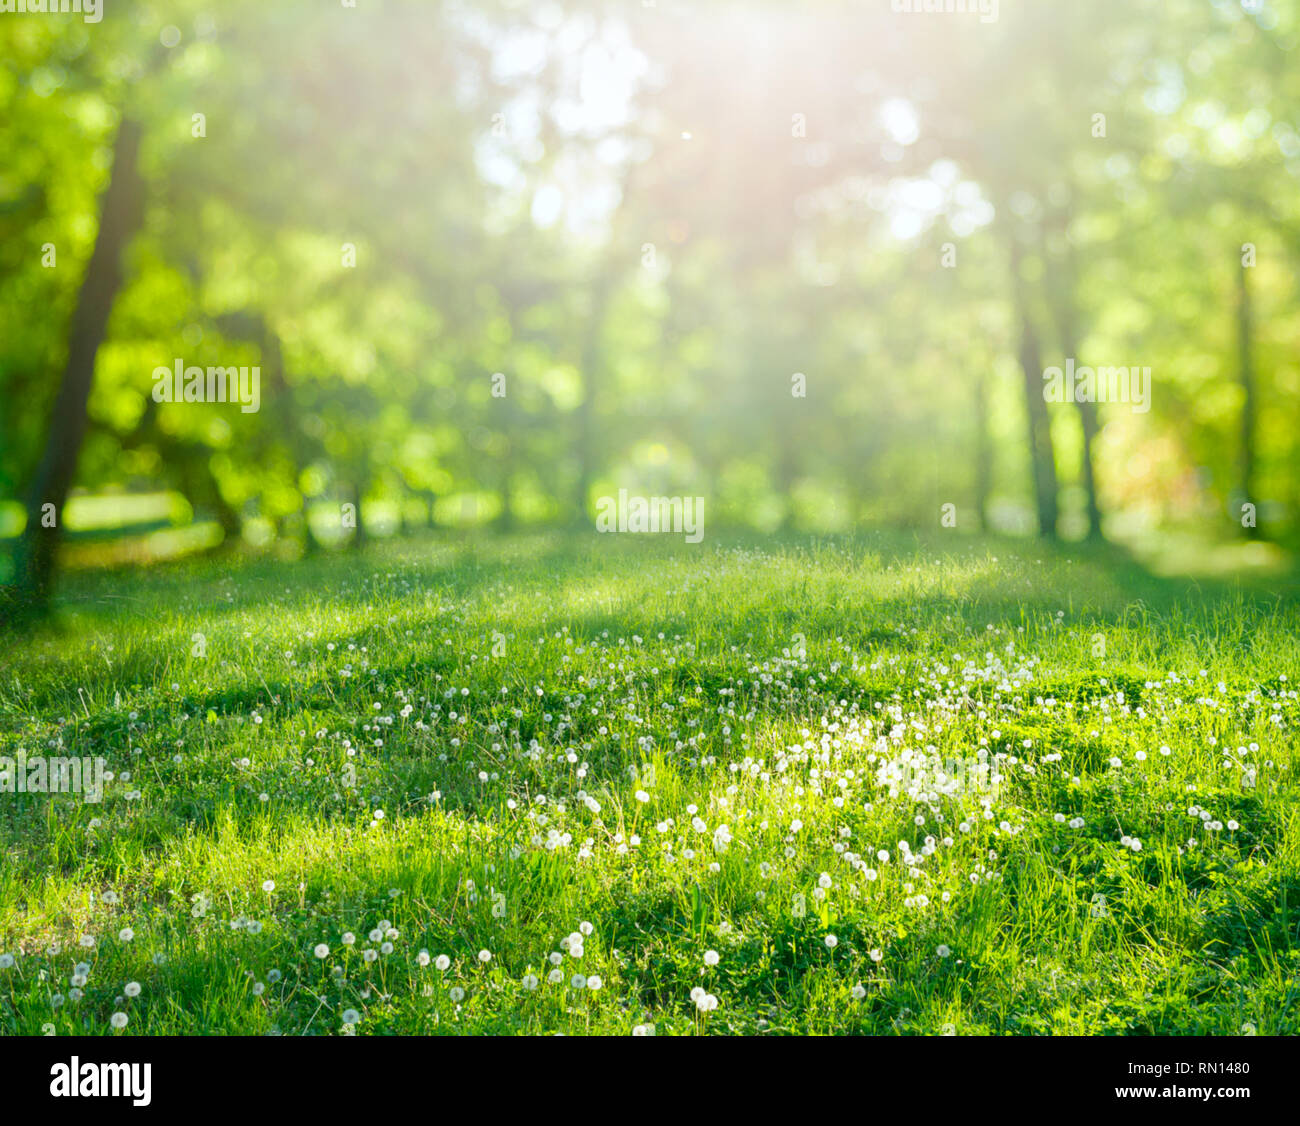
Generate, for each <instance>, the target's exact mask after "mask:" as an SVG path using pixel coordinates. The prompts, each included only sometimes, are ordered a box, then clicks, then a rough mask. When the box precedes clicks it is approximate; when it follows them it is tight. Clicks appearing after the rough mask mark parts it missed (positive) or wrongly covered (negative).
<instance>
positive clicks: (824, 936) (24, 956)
mask: <svg viewBox="0 0 1300 1126" xmlns="http://www.w3.org/2000/svg"><path fill="white" fill-rule="evenodd" d="M667 539H668V537H648V536H642V537H637V536H595V535H588V536H558V535H557V536H537V537H527V538H524V537H518V538H513V539H507V540H489V539H483V540H458V541H448V540H433V539H429V540H422V541H413V542H405V543H402V544H378V545H375V546H373V547H371V548H370V549H368V550H367V552H366V553H364V554H361V555H359V556H358V555H326V556H322V557H318V558H312V559H308V560H304V561H301V562H296V563H286V562H281V561H276V560H271V559H266V558H263V559H233V560H231V559H227V560H208V561H196V562H192V563H186V564H174V565H168V566H160V567H156V568H153V569H149V570H144V571H138V570H137V571H123V572H120V573H119V572H100V573H93V572H86V573H81V574H78V575H74V576H71V577H69V578H68V579H67V581H66V582H65V584H64V586H63V588H62V599H61V602H60V606H59V618H58V620H57V622H56V624H55V625H54V626H52V627H50V628H47V629H43V630H41V631H37V632H33V633H30V634H29V635H27V636H23V637H21V638H17V639H15V638H12V637H10V638H3V639H0V755H3V756H8V757H9V758H14V757H15V756H16V755H17V753H18V751H19V750H20V749H22V750H24V751H25V752H26V753H27V755H28V756H36V755H69V756H70V755H76V756H89V757H95V756H98V757H102V758H104V759H105V760H106V761H107V769H108V770H109V771H111V772H112V774H113V777H112V779H111V780H110V781H108V782H107V784H106V788H105V792H104V795H103V801H102V802H100V803H87V802H85V801H83V800H82V796H81V795H77V794H58V795H49V794H39V793H0V849H3V864H2V865H0V1032H4V1033H11V1034H12V1033H26V1034H40V1033H41V1032H42V1030H44V1031H45V1032H47V1033H53V1034H56V1035H63V1034H71V1033H104V1034H110V1033H113V1032H114V1029H115V1027H116V1026H121V1025H122V1021H123V1019H124V1018H125V1020H126V1024H125V1026H124V1027H121V1028H120V1029H118V1032H117V1034H120V1035H133V1034H158V1033H245V1034H274V1033H280V1034H283V1035H300V1034H310V1035H338V1034H355V1035H375V1034H385V1033H398V1032H401V1033H436V1032H444V1033H478V1034H482V1033H555V1032H564V1033H569V1034H580V1033H612V1034H620V1035H626V1034H629V1033H638V1032H639V1033H642V1034H644V1033H646V1032H650V1031H653V1032H654V1033H655V1034H658V1035H667V1034H692V1033H703V1034H716V1033H720V1032H738V1033H748V1034H785V1033H873V1034H885V1035H892V1034H939V1033H943V1032H948V1033H954V1032H955V1033H956V1034H959V1035H971V1034H1006V1033H1011V1034H1044V1033H1051V1034H1080V1033H1134V1034H1144V1033H1155V1034H1174V1033H1215V1034H1226V1035H1240V1034H1242V1033H1243V1032H1246V1033H1250V1032H1253V1031H1258V1033H1260V1034H1267V1033H1296V1032H1300V1011H1298V1007H1297V999H1298V998H1300V954H1298V952H1297V939H1298V937H1300V936H1298V935H1297V904H1300V804H1298V803H1297V796H1298V791H1300V786H1298V785H1297V775H1296V769H1297V764H1298V763H1297V751H1296V742H1297V741H1296V737H1295V734H1294V732H1295V729H1296V725H1297V722H1298V720H1300V711H1298V709H1297V701H1296V692H1295V688H1294V685H1295V683H1296V678H1297V676H1300V667H1297V666H1298V665H1300V661H1298V660H1297V657H1298V655H1300V646H1297V644H1296V639H1297V636H1298V633H1300V630H1298V626H1300V620H1298V618H1300V616H1298V615H1297V611H1296V602H1295V599H1294V597H1293V596H1292V595H1291V594H1289V593H1288V594H1286V595H1281V596H1280V595H1270V594H1268V593H1267V592H1266V591H1264V590H1260V589H1255V588H1251V587H1229V586H1226V585H1206V584H1205V583H1200V584H1194V583H1191V582H1190V581H1186V580H1177V579H1169V578H1155V577H1152V576H1150V575H1148V574H1146V573H1144V572H1143V571H1142V570H1141V569H1140V568H1139V567H1138V566H1137V565H1135V564H1133V563H1130V562H1128V561H1126V560H1125V559H1123V558H1122V557H1120V556H1118V555H1117V554H1115V553H1112V552H1109V551H1101V550H1098V551H1084V550H1082V549H1050V548H1047V547H1041V546H1039V545H1037V544H1033V543H1023V542H1022V543H1019V544H1016V543H1012V542H1005V541H985V540H977V539H951V540H942V541H940V540H935V541H927V542H918V541H917V540H915V539H913V538H908V537H901V536H885V535H880V536H862V537H857V538H852V539H831V540H818V541H812V540H796V539H785V540H779V541H753V540H750V541H743V542H742V541H736V542H734V543H731V544H720V543H719V542H718V540H717V539H711V540H710V541H708V542H706V543H704V544H700V545H688V544H683V543H681V541H680V540H674V541H673V542H672V543H668V542H666V541H667ZM1274 585H1275V586H1276V585H1277V584H1274ZM15 770H16V767H15V768H11V777H12V774H13V772H14V771H15Z"/></svg>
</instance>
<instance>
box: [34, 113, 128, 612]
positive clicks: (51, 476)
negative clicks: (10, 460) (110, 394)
mask: <svg viewBox="0 0 1300 1126" xmlns="http://www.w3.org/2000/svg"><path fill="white" fill-rule="evenodd" d="M140 132H141V130H140V126H139V124H138V123H137V122H135V121H132V120H130V119H127V120H124V121H123V122H122V124H121V126H119V128H118V133H117V143H116V146H115V151H114V156H113V173H112V177H111V179H110V181H109V185H108V190H107V192H105V194H104V203H103V214H102V216H101V218H100V222H99V233H98V235H97V236H96V238H95V249H94V252H93V253H92V254H91V257H90V265H89V267H88V268H87V270H86V276H85V278H84V280H83V281H82V283H81V292H80V294H79V296H78V298H77V307H76V310H75V311H74V313H73V315H72V325H71V331H70V333H69V337H68V360H67V366H66V367H65V368H64V372H63V381H62V383H61V384H60V385H59V392H58V396H57V398H56V399H55V402H54V414H53V416H52V418H51V420H50V428H49V435H48V437H47V439H46V443H45V453H44V455H43V456H42V458H41V461H40V464H39V466H38V467H37V469H36V473H35V475H34V477H33V478H32V482H31V487H30V490H29V493H28V499H27V527H26V529H25V530H24V532H23V536H22V539H21V540H19V543H18V549H17V556H16V564H17V566H16V569H15V582H16V584H17V588H18V592H19V597H20V598H21V599H22V600H23V601H24V602H25V603H27V605H28V606H30V607H31V608H33V609H37V610H40V609H44V608H45V607H46V606H48V604H49V598H50V592H51V590H52V588H53V582H54V570H55V563H56V557H57V554H58V546H59V541H60V539H61V538H62V533H63V513H64V508H65V506H66V504H67V499H68V492H69V490H70V489H71V488H72V483H73V481H74V480H75V479H76V472H77V459H78V457H79V456H80V453H81V444H82V441H83V439H84V438H85V434H86V406H87V403H88V402H89V400H90V388H91V383H92V382H93V380H94V376H95V357H96V355H97V354H98V352H99V346H100V344H101V343H102V342H103V339H104V333H105V331H106V329H107V326H108V318H109V314H110V313H111V312H112V310H113V302H114V300H115V299H116V298H117V293H118V290H119V289H120V288H121V285H122V251H123V250H124V249H125V247H126V245H127V243H128V242H129V241H130V240H131V237H132V235H134V234H135V232H136V230H137V229H138V227H139V226H140V222H141V220H142V218H143V213H144V185H143V182H142V181H141V179H140V174H139V170H138V167H137V161H138V157H139V150H140ZM47 504H52V505H53V506H54V511H55V513H56V518H55V520H54V522H53V523H54V526H53V527H48V528H47V527H43V526H42V520H41V515H42V513H41V510H42V507H43V506H44V505H47Z"/></svg>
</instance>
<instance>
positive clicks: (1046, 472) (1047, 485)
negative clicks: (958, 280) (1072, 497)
mask: <svg viewBox="0 0 1300 1126" xmlns="http://www.w3.org/2000/svg"><path fill="white" fill-rule="evenodd" d="M1011 270H1012V275H1013V276H1012V283H1013V285H1014V286H1015V293H1016V318H1017V320H1018V321H1019V322H1020V348H1019V359H1020V369H1021V371H1022V372H1023V374H1024V386H1025V413H1026V418H1027V422H1028V438H1029V459H1030V464H1031V467H1032V470H1033V477H1034V504H1035V508H1036V510H1037V514H1038V534H1039V535H1040V536H1043V537H1044V538H1047V539H1053V538H1055V536H1056V517H1057V508H1056V493H1057V479H1056V451H1055V448H1054V447H1053V444H1052V420H1051V416H1050V415H1049V413H1048V410H1047V401H1046V400H1045V399H1044V398H1043V356H1042V348H1041V346H1040V345H1039V341H1038V330H1037V329H1036V328H1035V327H1034V318H1033V314H1032V312H1031V310H1030V308H1029V299H1028V296H1027V295H1026V293H1025V285H1024V282H1023V280H1022V279H1021V277H1020V249H1019V246H1018V245H1017V244H1014V243H1013V251H1012V257H1011Z"/></svg>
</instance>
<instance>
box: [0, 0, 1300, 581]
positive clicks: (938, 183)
mask: <svg viewBox="0 0 1300 1126" xmlns="http://www.w3.org/2000/svg"><path fill="white" fill-rule="evenodd" d="M895 6H900V7H901V6H902V5H894V4H891V2H890V0H853V2H851V3H838V2H832V0H826V2H821V3H818V2H816V0H788V2H778V0H771V2H763V0H746V2H745V3H723V2H717V3H714V2H711V0H654V2H647V0H548V2H542V3H538V2H531V0H530V2H507V0H475V2H472V3H471V2H451V0H447V2H440V0H418V2H416V0H410V2H403V0H357V2H356V4H355V6H348V5H347V3H346V2H327V0H314V2H311V3H307V2H295V0H281V2H276V3H268V2H266V0H255V2H254V0H222V2H221V3H219V4H218V3H214V2H212V0H206V2H203V0H167V2H162V0H158V2H140V3H132V2H129V0H109V2H108V3H107V4H106V5H105V10H104V12H103V18H102V20H100V21H99V22H88V21H87V20H85V19H84V18H82V17H81V16H78V15H75V14H71V13H69V14H57V15H56V14H37V13H26V14H22V13H3V14H0V153H3V160H2V161H0V581H4V582H6V583H8V584H9V585H10V587H11V588H15V589H26V590H27V591H28V592H29V593H30V592H34V593H35V594H36V595H37V596H38V597H40V596H43V595H44V594H45V593H46V592H47V591H48V587H49V582H50V576H51V575H52V574H53V572H54V570H55V568H56V567H62V568H68V567H97V566H118V565H121V564H123V563H140V564H146V563H148V562H150V561H153V560H159V559H166V558H171V557H175V556H177V555H184V554H188V553H195V552H205V551H216V550H231V549H238V550H245V551H265V552H277V553H281V554H283V555H284V556H285V557H286V558H289V557H294V556H297V555H301V554H302V553H310V552H315V551H327V550H347V549H350V548H353V547H356V546H359V545H361V544H364V543H365V542H366V541H367V539H370V538H378V537H387V536H400V535H411V534H418V533H420V532H422V531H427V530H428V529H430V528H433V529H442V530H450V531H453V532H460V531H464V530H467V529H475V528H482V529H499V530H502V531H510V530H519V529H527V528H539V527H568V526H574V525H583V526H585V527H587V528H591V527H592V520H593V514H594V511H595V505H596V501H597V499H598V498H599V497H600V496H602V495H606V494H614V493H616V492H617V490H618V489H620V488H626V489H628V490H629V491H630V492H632V493H642V494H647V495H649V494H659V495H683V496H703V497H705V498H706V529H707V531H708V533H710V534H712V533H713V532H718V531H721V530H722V529H725V528H736V529H748V530H752V531H754V532H760V533H779V532H783V531H800V532H809V531H812V532H827V533H833V532H842V531H847V530H850V529H855V528H861V527H881V526H887V527H893V528H917V529H938V528H940V527H942V526H944V525H943V523H942V520H943V516H942V514H943V513H944V512H949V513H950V514H951V518H952V520H953V521H955V529H956V533H958V534H960V533H963V532H992V533H997V534H1000V535H1014V536H1026V537H1028V536H1043V537H1049V538H1053V537H1054V538H1058V539H1061V540H1064V541H1079V540H1086V539H1088V538H1090V537H1091V538H1101V537H1104V538H1105V539H1108V540H1110V541H1112V542H1114V543H1117V544H1122V545H1126V546H1131V547H1134V548H1136V549H1137V550H1139V551H1142V552H1147V553H1149V554H1154V553H1163V555H1164V556H1165V557H1166V558H1168V559H1170V560H1173V561H1174V565H1177V564H1178V563H1179V562H1182V563H1186V564H1187V565H1188V566H1193V565H1196V566H1215V567H1218V568H1219V569H1220V570H1227V571H1235V570H1242V569H1248V568H1260V567H1264V568H1268V567H1277V566H1281V565H1283V564H1284V563H1286V562H1287V561H1288V560H1289V558H1290V551H1291V550H1292V549H1294V547H1295V545H1296V544H1297V542H1300V518H1298V515H1297V514H1298V511H1300V509H1298V503H1300V493H1298V485H1297V476H1296V473H1295V471H1294V470H1295V467H1296V465H1297V460H1298V455H1300V426H1298V425H1297V423H1298V422H1300V359H1298V357H1297V347H1296V345H1297V341H1300V308H1298V306H1297V301H1296V296H1297V293H1296V285H1297V281H1296V266H1297V263H1298V262H1300V191H1297V186H1298V184H1300V49H1298V47H1297V44H1298V42H1300V10H1298V9H1297V7H1296V5H1294V4H1291V3H1278V2H1275V0H1264V2H1262V3H1258V4H1256V3H1252V2H1251V0H1245V2H1243V0H1088V2H1087V3H1065V2H1047V0H1019V2H1018V0H1003V2H1002V3H1001V4H1000V5H999V6H998V13H997V14H998V18H997V19H996V20H995V21H992V20H989V19H988V18H987V17H985V18H983V19H981V17H980V16H979V15H978V14H963V13H941V12H934V13H909V12H898V11H894V10H893V8H894V7H895ZM1070 358H1073V359H1075V360H1077V362H1078V363H1079V364H1087V365H1091V366H1108V365H1116V366H1135V367H1149V368H1150V369H1151V381H1152V386H1151V398H1150V410H1149V411H1147V412H1136V411H1134V410H1133V409H1132V408H1131V407H1130V406H1129V405H1126V404H1097V403H1086V402H1084V403H1069V402H1066V403H1048V402H1045V401H1044V397H1043V386H1044V384H1043V377H1042V373H1043V371H1044V369H1045V368H1047V367H1050V366H1054V365H1055V366H1064V364H1065V362H1066V360H1067V359H1070ZM178 359H179V360H182V361H183V362H184V364H186V365H196V366H202V367H208V366H213V365H216V366H250V367H251V366H253V365H256V366H258V367H260V400H261V401H260V409H259V410H258V411H257V412H256V413H245V412H243V411H241V410H240V409H239V405H238V404H237V403H199V402H180V403H175V402H170V403H169V402H162V403H159V402H156V401H155V400H154V399H153V397H152V395H151V392H152V391H153V388H154V380H153V376H152V373H153V372H154V370H155V368H157V367H159V366H165V367H171V366H172V365H173V364H174V363H175V362H176V361H177V360H178ZM44 504H52V505H53V507H54V510H55V511H56V512H57V514H58V516H57V519H56V520H54V521H53V526H52V527H50V528H44V527H42V521H41V514H42V512H43V508H42V506H43V505H44ZM346 505H352V506H354V510H355V511H356V512H357V514H358V519H357V520H356V525H357V526H356V527H355V528H353V527H351V526H350V525H349V523H348V521H347V520H345V519H343V518H342V517H341V513H342V512H344V511H345V509H344V506H346ZM945 505H952V506H953V508H952V509H951V510H946V509H945V508H944V506H945ZM1248 506H1249V507H1248ZM706 539H707V535H706Z"/></svg>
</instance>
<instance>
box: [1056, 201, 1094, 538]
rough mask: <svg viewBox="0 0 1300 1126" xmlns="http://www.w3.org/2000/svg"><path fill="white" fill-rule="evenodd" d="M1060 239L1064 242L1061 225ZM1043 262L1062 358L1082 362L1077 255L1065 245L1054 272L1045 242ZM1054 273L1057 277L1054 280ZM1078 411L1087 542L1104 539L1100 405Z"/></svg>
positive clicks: (1079, 405)
mask: <svg viewBox="0 0 1300 1126" xmlns="http://www.w3.org/2000/svg"><path fill="white" fill-rule="evenodd" d="M1061 236H1062V238H1063V239H1064V238H1065V231H1064V228H1063V224H1062V230H1061ZM1043 261H1044V264H1045V265H1046V266H1047V268H1048V270H1049V285H1048V293H1049V299H1050V301H1051V304H1052V313H1053V317H1054V318H1055V320H1056V332H1057V337H1058V340H1059V342H1060V345H1061V356H1062V358H1063V359H1064V358H1068V357H1071V356H1072V357H1074V359H1075V362H1076V363H1077V362H1078V360H1079V353H1078V347H1079V326H1078V318H1077V316H1076V314H1075V303H1074V292H1075V285H1076V283H1077V277H1078V271H1077V270H1076V269H1075V263H1074V254H1073V251H1072V250H1071V249H1070V248H1069V243H1068V240H1067V241H1066V250H1065V251H1064V261H1063V264H1062V267H1061V269H1060V270H1059V272H1053V271H1052V270H1051V266H1052V258H1051V256H1050V253H1049V251H1048V248H1047V244H1046V240H1044V242H1043ZM1053 273H1055V276H1053ZM1074 405H1075V407H1076V409H1077V410H1078V412H1079V426H1080V428H1081V429H1082V430H1083V449H1082V451H1081V453H1080V456H1079V476H1080V478H1081V479H1082V481H1083V488H1084V494H1085V496H1086V498H1087V506H1088V538H1089V539H1090V540H1097V539H1101V538H1102V535H1101V505H1100V504H1099V503H1098V500H1097V464H1096V452H1095V450H1094V449H1093V440H1094V439H1095V438H1096V437H1097V431H1098V430H1099V429H1100V424H1099V422H1098V415H1097V404H1096V403H1090V402H1087V401H1086V400H1084V399H1080V398H1078V397H1077V396H1076V397H1075V404H1074Z"/></svg>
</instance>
